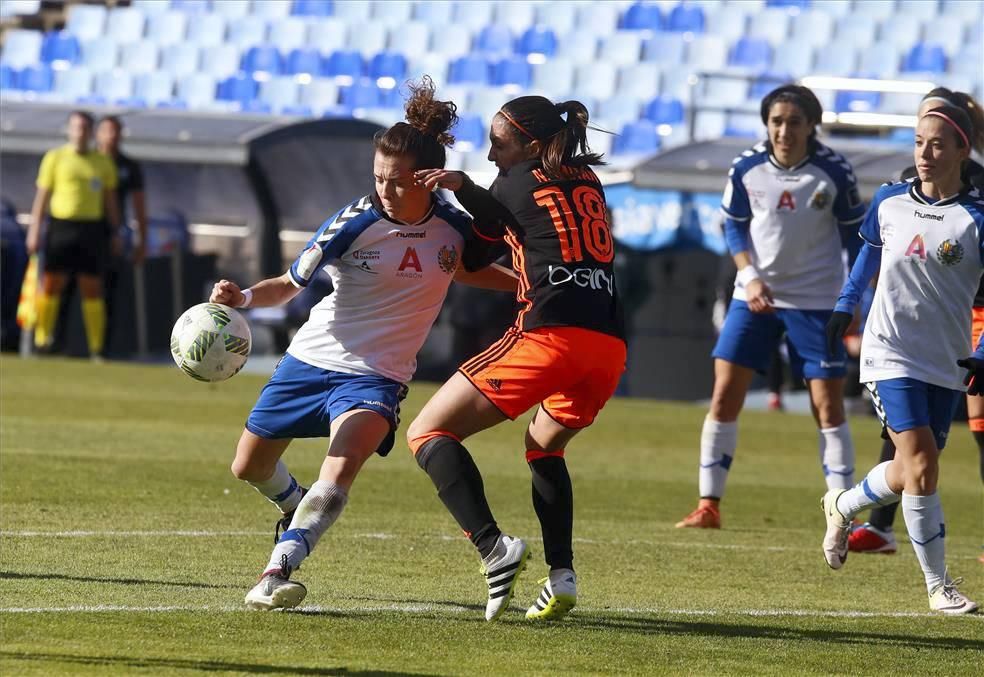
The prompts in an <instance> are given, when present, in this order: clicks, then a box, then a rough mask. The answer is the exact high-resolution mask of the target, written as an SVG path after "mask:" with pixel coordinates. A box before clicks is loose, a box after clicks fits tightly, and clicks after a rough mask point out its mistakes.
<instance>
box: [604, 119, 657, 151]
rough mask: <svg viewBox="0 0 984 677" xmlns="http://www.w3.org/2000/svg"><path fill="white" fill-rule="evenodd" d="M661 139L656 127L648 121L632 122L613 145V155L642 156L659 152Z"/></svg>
mask: <svg viewBox="0 0 984 677" xmlns="http://www.w3.org/2000/svg"><path fill="white" fill-rule="evenodd" d="M659 144H660V138H659V133H658V132H657V131H656V125H654V124H652V123H651V122H648V121H646V120H638V121H635V122H630V123H628V124H626V125H625V126H624V127H622V132H621V133H620V134H619V135H618V136H617V137H615V141H614V142H613V143H612V154H613V155H641V154H647V155H648V154H652V153H655V152H657V151H659Z"/></svg>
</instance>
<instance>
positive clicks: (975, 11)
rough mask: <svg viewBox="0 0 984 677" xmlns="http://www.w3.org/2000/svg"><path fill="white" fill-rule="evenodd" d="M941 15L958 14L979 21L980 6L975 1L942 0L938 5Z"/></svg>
mask: <svg viewBox="0 0 984 677" xmlns="http://www.w3.org/2000/svg"><path fill="white" fill-rule="evenodd" d="M940 13H941V14H942V15H943V16H959V17H963V18H964V19H968V20H972V21H980V17H981V7H980V5H979V4H978V3H976V2H967V1H966V0H943V5H942V6H941V7H940Z"/></svg>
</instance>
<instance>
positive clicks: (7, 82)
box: [0, 63, 17, 90]
mask: <svg viewBox="0 0 984 677" xmlns="http://www.w3.org/2000/svg"><path fill="white" fill-rule="evenodd" d="M16 78H17V70H16V69H15V68H13V67H12V66H8V65H7V64H5V63H0V90H4V89H17V85H16V82H15V81H16Z"/></svg>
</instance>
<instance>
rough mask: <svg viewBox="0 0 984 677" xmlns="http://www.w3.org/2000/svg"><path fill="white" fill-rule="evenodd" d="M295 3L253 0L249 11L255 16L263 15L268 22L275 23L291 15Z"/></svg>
mask: <svg viewBox="0 0 984 677" xmlns="http://www.w3.org/2000/svg"><path fill="white" fill-rule="evenodd" d="M293 4H294V3H293V2H256V0H253V2H252V3H250V6H249V12H250V14H252V15H253V16H261V17H263V18H264V19H266V20H267V22H268V23H274V22H277V21H279V20H280V19H285V18H287V17H289V16H290V13H291V10H292V9H293Z"/></svg>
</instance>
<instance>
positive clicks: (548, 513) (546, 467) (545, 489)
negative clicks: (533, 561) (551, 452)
mask: <svg viewBox="0 0 984 677" xmlns="http://www.w3.org/2000/svg"><path fill="white" fill-rule="evenodd" d="M530 470H531V471H532V472H533V509H534V510H536V516H537V517H538V518H539V520H540V529H541V531H542V532H543V554H544V555H545V558H546V560H547V564H548V565H549V566H550V568H551V569H573V568H574V564H573V562H574V551H573V547H572V545H571V540H572V536H571V532H572V530H573V527H574V492H573V490H572V488H571V476H570V474H569V473H568V472H567V463H566V462H565V461H564V459H563V457H561V456H546V457H544V458H538V459H537V460H535V461H531V462H530Z"/></svg>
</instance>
